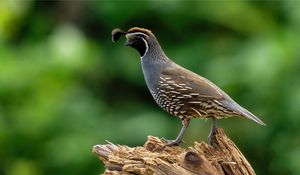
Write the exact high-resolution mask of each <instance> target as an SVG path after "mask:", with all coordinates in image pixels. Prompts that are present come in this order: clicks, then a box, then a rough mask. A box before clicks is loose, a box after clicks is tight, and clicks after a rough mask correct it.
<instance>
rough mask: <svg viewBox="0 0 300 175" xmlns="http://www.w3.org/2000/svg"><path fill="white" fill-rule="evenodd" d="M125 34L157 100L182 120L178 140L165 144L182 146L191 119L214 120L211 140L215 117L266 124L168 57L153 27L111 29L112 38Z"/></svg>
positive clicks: (166, 109) (162, 106) (211, 84)
mask: <svg viewBox="0 0 300 175" xmlns="http://www.w3.org/2000/svg"><path fill="white" fill-rule="evenodd" d="M123 35H125V37H126V42H125V45H126V46H130V47H132V48H134V49H136V50H137V51H138V52H139V54H140V58H141V66H142V70H143V74H144V78H145V81H146V84H147V86H148V89H149V91H150V93H151V95H152V96H153V98H154V100H155V102H156V103H157V104H158V105H159V106H160V107H161V108H163V109H164V110H165V111H167V112H168V113H169V114H171V115H174V116H177V117H179V118H180V119H181V121H182V128H181V130H180V132H179V134H178V135H177V137H176V139H175V140H166V141H167V144H166V145H169V146H172V145H179V143H180V142H181V141H182V136H183V133H184V132H185V130H186V128H187V127H188V126H189V123H190V120H191V119H192V118H211V119H212V126H211V131H210V134H209V137H208V139H209V141H211V137H212V134H213V133H214V132H215V130H216V128H217V125H216V119H221V118H227V117H232V116H239V117H242V118H248V119H251V120H253V121H254V122H256V123H258V124H260V125H265V124H264V123H263V122H262V121H261V120H260V119H259V118H258V117H256V116H255V115H253V114H252V113H251V112H249V111H248V110H246V109H245V108H243V107H242V106H240V105H239V104H237V103H236V102H235V101H234V100H233V99H232V98H230V97H229V96H228V95H227V94H226V93H225V92H224V91H222V90H221V89H220V88H219V87H218V86H216V85H215V84H213V83H212V82H211V81H209V80H208V79H206V78H204V77H202V76H200V75H198V74H196V73H194V72H192V71H190V70H187V69H185V68H183V67H181V66H179V65H178V64H176V63H174V62H173V61H172V60H171V59H169V58H168V57H167V55H166V54H165V52H164V51H163V49H162V48H161V46H160V44H159V42H158V41H157V39H156V37H155V36H154V34H153V33H152V32H151V31H150V30H148V29H145V28H138V27H133V28H130V29H129V30H128V31H127V32H125V31H122V30H121V29H119V28H116V29H114V30H113V31H112V41H113V42H116V41H118V40H119V39H120V37H121V36H123Z"/></svg>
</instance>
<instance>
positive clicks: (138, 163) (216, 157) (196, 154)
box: [93, 128, 255, 175]
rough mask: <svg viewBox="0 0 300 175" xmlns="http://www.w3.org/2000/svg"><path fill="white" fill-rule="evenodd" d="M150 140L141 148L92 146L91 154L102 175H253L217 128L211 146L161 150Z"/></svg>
mask: <svg viewBox="0 0 300 175" xmlns="http://www.w3.org/2000/svg"><path fill="white" fill-rule="evenodd" d="M164 144H165V143H164V142H163V141H162V140H161V139H159V138H157V137H153V136H148V140H147V141H146V143H145V144H144V146H143V147H141V146H138V147H134V148H131V147H128V146H124V145H115V144H112V143H108V144H105V145H96V146H94V148H93V152H94V153H95V154H96V155H97V156H99V158H100V159H101V160H102V161H103V163H104V164H105V167H106V170H105V172H104V174H105V175H115V174H122V175H126V174H170V175H191V174H197V175H219V174H220V175H255V172H254V170H253V169H252V167H251V165H250V164H249V162H248V161H247V160H246V158H245V157H244V156H243V154H242V153H241V151H240V150H239V149H238V147H237V146H236V145H235V144H234V143H233V142H232V141H231V140H230V139H229V138H228V137H227V136H226V135H225V133H224V131H223V130H222V129H220V128H218V129H217V130H216V132H215V133H214V135H213V137H212V146H210V145H208V144H206V143H204V142H200V143H198V142H195V145H194V147H189V148H187V149H184V148H181V147H179V146H173V147H164Z"/></svg>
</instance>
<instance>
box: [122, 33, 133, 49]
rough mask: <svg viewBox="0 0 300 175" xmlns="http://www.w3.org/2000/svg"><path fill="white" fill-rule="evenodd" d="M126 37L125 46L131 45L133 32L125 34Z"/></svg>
mask: <svg viewBox="0 0 300 175" xmlns="http://www.w3.org/2000/svg"><path fill="white" fill-rule="evenodd" d="M125 37H126V42H125V44H124V45H125V46H130V45H131V44H132V42H131V41H132V39H133V36H132V35H131V34H126V35H125Z"/></svg>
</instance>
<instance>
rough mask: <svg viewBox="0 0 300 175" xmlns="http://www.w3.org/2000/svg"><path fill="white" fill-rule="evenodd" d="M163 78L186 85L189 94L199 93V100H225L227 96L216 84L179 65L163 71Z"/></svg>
mask: <svg viewBox="0 0 300 175" xmlns="http://www.w3.org/2000/svg"><path fill="white" fill-rule="evenodd" d="M162 78H167V79H168V78H170V80H171V81H173V82H174V83H176V84H178V85H179V84H181V85H185V87H187V88H188V89H187V91H185V92H189V93H198V94H199V96H198V98H206V99H207V98H210V99H219V100H221V99H224V97H227V95H226V94H225V93H224V92H223V91H222V90H221V89H220V88H218V87H217V86H216V85H215V84H213V83H212V82H210V81H209V80H207V79H206V78H204V77H201V76H200V75H197V74H195V73H193V72H191V71H189V70H187V69H185V68H183V67H180V66H178V65H176V66H172V67H167V68H165V69H164V70H163V71H162Z"/></svg>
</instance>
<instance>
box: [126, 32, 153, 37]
mask: <svg viewBox="0 0 300 175" xmlns="http://www.w3.org/2000/svg"><path fill="white" fill-rule="evenodd" d="M126 35H144V36H145V37H148V35H146V34H144V33H142V32H134V33H128V34H126Z"/></svg>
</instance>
